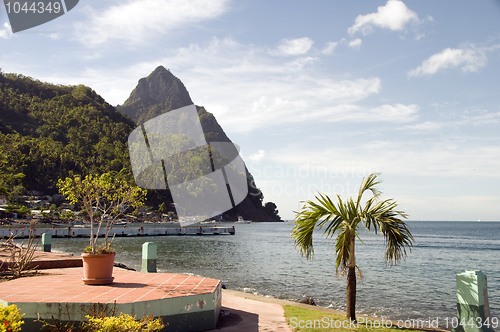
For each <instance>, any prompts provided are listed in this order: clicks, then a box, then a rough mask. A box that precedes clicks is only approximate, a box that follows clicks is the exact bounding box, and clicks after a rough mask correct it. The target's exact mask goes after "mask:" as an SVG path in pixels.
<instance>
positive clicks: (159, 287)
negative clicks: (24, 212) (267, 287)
mask: <svg viewBox="0 0 500 332" xmlns="http://www.w3.org/2000/svg"><path fill="white" fill-rule="evenodd" d="M43 273H50V275H42V276H39V277H28V278H20V279H16V280H12V281H9V282H4V283H2V287H1V288H0V299H1V300H3V301H6V302H57V303H64V302H72V303H97V302H99V303H113V302H115V301H116V303H134V302H141V301H149V300H160V299H166V298H173V297H181V296H190V295H199V294H207V293H212V292H214V291H215V289H216V288H217V286H218V284H219V282H220V281H219V280H216V279H209V278H203V277H194V276H188V275H183V274H174V273H139V272H134V271H128V270H123V269H119V268H115V269H114V271H113V277H114V278H115V280H114V282H113V283H112V284H110V285H102V286H90V285H85V284H83V282H82V268H65V269H51V270H45V271H43Z"/></svg>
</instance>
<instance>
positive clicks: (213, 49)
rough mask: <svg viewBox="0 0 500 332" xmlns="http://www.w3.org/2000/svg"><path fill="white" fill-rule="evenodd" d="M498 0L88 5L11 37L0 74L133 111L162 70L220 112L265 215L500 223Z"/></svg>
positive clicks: (3, 28) (92, 0) (5, 29)
mask: <svg viewBox="0 0 500 332" xmlns="http://www.w3.org/2000/svg"><path fill="white" fill-rule="evenodd" d="M499 22H500V1H498V0H482V1H465V0H440V1H422V0H418V1H417V0H404V1H399V0H389V1H387V0H383V1H376V0H369V1H368V0H366V1H364V0H360V1H327V0H323V1H321V0H317V1H307V2H306V1H298V0H290V1H284V0H283V1H278V0H277V1H261V0H239V1H235V0H233V1H232V0H125V1H123V0H85V1H80V2H79V4H78V5H77V6H76V7H75V8H74V9H72V10H71V11H69V12H67V13H66V14H65V15H63V16H61V17H59V18H57V19H55V20H53V21H50V22H48V23H46V24H43V25H40V26H38V27H35V28H32V29H29V30H25V31H22V32H18V33H14V34H13V33H12V31H11V29H10V25H9V21H8V18H7V14H6V9H5V8H4V7H1V8H0V68H2V70H3V71H4V72H6V73H19V74H23V75H26V76H31V77H33V78H36V79H39V80H41V81H46V82H51V83H55V84H85V85H88V86H90V87H92V88H93V89H94V90H95V91H96V92H97V93H98V94H100V95H101V96H102V97H103V98H105V99H106V101H108V102H109V103H110V104H112V105H118V104H122V103H123V102H124V101H125V100H126V99H127V98H128V96H129V94H130V92H131V91H132V89H133V88H134V87H135V86H136V85H137V82H138V80H139V79H140V78H142V77H145V76H148V75H149V73H150V72H152V71H153V70H154V69H155V68H156V67H157V66H159V65H163V66H164V67H165V68H167V69H170V71H171V72H172V73H173V74H174V75H175V76H177V77H178V78H179V79H180V80H181V81H182V82H183V83H184V85H185V86H186V88H187V89H188V91H189V93H190V95H191V99H192V100H193V102H194V103H195V104H196V105H200V106H204V107H205V108H206V109H207V111H209V112H211V113H213V114H214V115H215V117H216V119H217V120H218V122H219V123H220V124H221V126H222V127H223V129H224V130H225V132H226V134H227V135H228V136H229V138H230V139H231V140H232V141H233V142H234V143H236V144H237V145H239V146H240V148H241V155H242V157H243V159H244V160H245V162H246V165H247V167H248V169H249V170H250V172H251V173H252V174H253V176H254V178H255V181H256V183H257V186H258V187H259V188H260V189H261V190H262V192H263V193H264V201H266V202H267V201H272V202H275V203H276V204H277V206H278V210H279V213H280V216H281V217H282V218H283V219H293V218H294V216H295V212H294V211H297V210H298V209H299V207H300V206H301V205H300V204H301V203H300V202H301V201H307V200H314V196H315V195H317V193H318V192H321V193H324V194H327V195H330V196H335V195H336V194H338V195H340V196H341V197H342V198H348V197H350V196H353V195H356V194H357V189H358V187H359V185H360V183H361V181H362V179H363V178H364V177H366V176H368V175H369V174H371V173H373V172H378V173H381V175H380V177H381V179H382V180H383V183H382V184H380V188H381V190H382V192H383V195H382V198H394V199H396V200H397V201H398V203H399V204H400V208H401V209H402V210H403V211H405V212H406V213H407V214H408V219H409V220H450V221H453V220H457V221H458V220H474V221H475V220H481V221H488V220H491V221H499V220H500V130H498V129H499V127H500V107H499V106H500V104H499V98H500V94H499V93H498V90H499V83H498V82H499V73H500V24H499Z"/></svg>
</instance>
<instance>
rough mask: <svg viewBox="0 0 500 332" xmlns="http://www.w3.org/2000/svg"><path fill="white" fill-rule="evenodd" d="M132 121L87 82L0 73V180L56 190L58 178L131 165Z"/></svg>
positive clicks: (20, 187) (22, 188)
mask: <svg viewBox="0 0 500 332" xmlns="http://www.w3.org/2000/svg"><path fill="white" fill-rule="evenodd" d="M133 128H134V124H133V122H132V121H131V120H130V119H129V118H128V117H127V116H124V115H123V114H121V113H119V112H117V111H116V110H115V108H114V107H113V106H111V105H109V104H108V103H106V102H105V101H104V99H103V98H102V97H101V96H99V95H98V94H97V93H96V92H95V91H93V90H92V89H91V88H89V87H86V86H83V85H78V86H63V85H54V84H49V83H44V82H40V81H38V80H34V79H32V78H30V77H26V76H23V75H16V74H3V73H1V74H0V155H1V157H0V158H1V160H0V186H1V187H3V188H5V189H6V190H7V191H8V192H9V194H11V195H15V194H21V193H26V192H27V191H32V190H37V191H43V192H45V193H55V191H56V189H55V183H56V181H57V179H58V178H61V177H65V176H68V175H69V174H71V173H80V174H87V173H102V172H106V171H110V170H116V171H118V170H121V169H122V168H130V162H129V157H128V148H127V144H126V142H127V137H128V135H129V133H130V132H131V131H132V130H133Z"/></svg>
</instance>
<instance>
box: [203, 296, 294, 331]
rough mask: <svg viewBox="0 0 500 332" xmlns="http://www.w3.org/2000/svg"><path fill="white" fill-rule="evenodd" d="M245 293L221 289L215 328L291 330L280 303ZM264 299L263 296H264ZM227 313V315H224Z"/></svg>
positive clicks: (221, 329)
mask: <svg viewBox="0 0 500 332" xmlns="http://www.w3.org/2000/svg"><path fill="white" fill-rule="evenodd" d="M246 295H250V294H245V293H240V292H235V291H229V290H223V292H222V307H223V308H222V310H224V312H223V313H224V314H223V315H222V317H221V318H219V323H218V324H217V329H215V330H211V331H224V332H257V331H272V332H292V329H291V328H290V327H289V326H288V324H287V323H286V321H285V316H284V310H283V307H282V306H281V305H280V304H277V303H266V302H261V301H256V300H251V299H248V298H246ZM264 299H265V298H264ZM226 314H227V315H226Z"/></svg>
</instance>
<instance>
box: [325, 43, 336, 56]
mask: <svg viewBox="0 0 500 332" xmlns="http://www.w3.org/2000/svg"><path fill="white" fill-rule="evenodd" d="M338 44H339V43H338V42H337V43H335V42H328V43H326V46H325V48H324V49H323V50H322V51H321V53H323V54H332V53H333V51H334V50H335V48H336V47H337V45H338Z"/></svg>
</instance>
